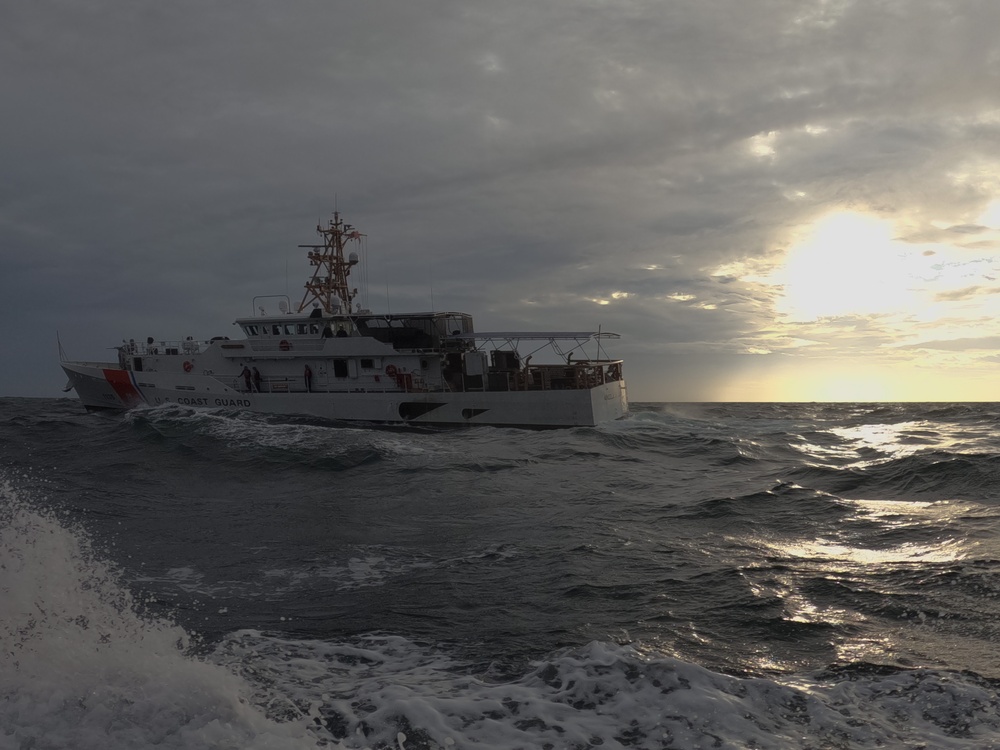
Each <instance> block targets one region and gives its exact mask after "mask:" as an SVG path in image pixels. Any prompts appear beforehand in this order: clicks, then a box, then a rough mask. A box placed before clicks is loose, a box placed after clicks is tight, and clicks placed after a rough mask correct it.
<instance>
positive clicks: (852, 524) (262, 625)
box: [0, 398, 1000, 750]
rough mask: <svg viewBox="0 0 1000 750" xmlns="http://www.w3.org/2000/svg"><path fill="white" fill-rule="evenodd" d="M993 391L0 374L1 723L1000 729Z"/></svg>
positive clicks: (185, 739) (306, 740)
mask: <svg viewBox="0 0 1000 750" xmlns="http://www.w3.org/2000/svg"><path fill="white" fill-rule="evenodd" d="M998 595H1000V405H997V404H645V405H643V404H639V405H634V406H633V412H632V414H631V416H629V417H628V418H626V419H624V420H621V421H618V422H614V423H610V424H605V425H602V426H600V427H596V428H578V429H563V430H547V431H528V430H517V429H495V428H471V429H464V430H428V429H416V428H412V429H387V428H379V427H357V426H343V425H336V424H330V423H323V422H318V421H315V420H304V419H291V418H286V419H276V418H273V417H265V416H254V415H247V414H240V413H234V412H226V411H206V410H198V409H193V408H186V407H178V406H169V407H158V408H143V409H139V410H135V411H132V412H130V413H128V414H124V415H122V414H118V415H102V414H88V413H86V412H85V411H84V410H83V408H82V407H81V406H80V405H79V404H78V403H77V402H76V401H74V400H69V399H17V398H7V399H0V699H2V700H0V748H3V750H6V749H7V748H22V749H27V748H31V749H32V750H43V749H44V750H48V749H50V748H72V749H73V750H86V749H90V748H93V749H94V750H116V749H118V748H185V749H188V748H233V749H240V750H242V749H244V748H295V749H296V750H297V749H299V748H372V749H373V750H374V749H376V748H383V749H386V750H389V749H392V750H418V749H419V750H424V749H429V748H435V749H438V748H441V749H445V750H458V749H460V748H475V749H481V750H493V749H503V750H513V749H515V748H526V749H528V748H531V749H536V748H537V749H545V748H552V749H558V750H562V749H564V748H565V749H569V748H574V749H582V748H600V750H613V749H614V750H616V749H618V748H650V749H652V748H656V749H657V750H663V749H665V748H673V749H676V750H688V749H690V748H724V749H736V748H739V749H741V750H743V749H746V748H757V749H758V750H763V749H765V748H775V749H778V748H817V749H819V748H824V749H829V748H927V749H928V750H938V749H940V748H970V749H971V748H976V749H979V748H1000V695H998V689H1000V600H998Z"/></svg>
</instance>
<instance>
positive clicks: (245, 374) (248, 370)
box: [240, 365, 252, 393]
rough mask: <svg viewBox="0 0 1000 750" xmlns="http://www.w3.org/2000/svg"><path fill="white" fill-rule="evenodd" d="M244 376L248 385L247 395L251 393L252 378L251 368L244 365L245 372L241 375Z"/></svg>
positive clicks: (244, 380)
mask: <svg viewBox="0 0 1000 750" xmlns="http://www.w3.org/2000/svg"><path fill="white" fill-rule="evenodd" d="M240 375H242V376H243V382H244V383H245V384H246V389H247V393H249V392H250V378H251V377H252V375H251V373H250V368H249V367H247V366H246V365H243V372H241V373H240Z"/></svg>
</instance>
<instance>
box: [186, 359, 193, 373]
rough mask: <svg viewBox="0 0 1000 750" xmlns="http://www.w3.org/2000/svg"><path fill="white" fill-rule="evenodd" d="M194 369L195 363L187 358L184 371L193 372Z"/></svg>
mask: <svg viewBox="0 0 1000 750" xmlns="http://www.w3.org/2000/svg"><path fill="white" fill-rule="evenodd" d="M193 369H194V365H193V364H191V363H190V362H188V361H186V360H185V362H184V372H191V370H193Z"/></svg>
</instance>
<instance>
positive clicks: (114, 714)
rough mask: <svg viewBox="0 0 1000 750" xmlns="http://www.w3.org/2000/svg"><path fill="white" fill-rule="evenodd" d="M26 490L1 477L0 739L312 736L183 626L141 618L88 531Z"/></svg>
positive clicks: (95, 742)
mask: <svg viewBox="0 0 1000 750" xmlns="http://www.w3.org/2000/svg"><path fill="white" fill-rule="evenodd" d="M24 494H27V493H23V492H19V490H18V489H17V487H16V486H15V483H14V482H12V481H11V480H10V479H2V480H0V696H2V702H0V746H2V747H8V746H14V747H31V748H34V750H42V749H43V748H53V749H55V748H68V747H72V748H74V749H75V750H88V749H89V748H93V749H94V750H109V749H113V748H135V747H148V746H156V747H165V748H170V747H177V748H185V749H186V750H187V749H190V748H202V747H204V748H208V747H211V748H234V749H235V748H256V747H261V748H264V747H267V748H303V747H309V746H312V745H314V744H315V743H314V741H313V740H312V739H311V735H310V734H309V733H308V731H307V728H306V726H305V723H304V722H287V723H284V724H278V723H276V722H273V721H270V720H268V719H266V718H265V717H264V716H263V715H262V714H261V713H260V712H259V711H258V710H257V709H256V708H254V707H253V706H251V705H249V704H248V702H247V700H246V698H245V697H244V695H245V694H246V693H248V692H249V690H248V688H247V686H246V684H245V683H244V682H243V681H242V680H241V679H240V678H238V677H236V676H235V675H233V674H231V673H230V672H228V671H227V670H225V669H224V668H222V667H219V666H216V665H212V664H207V663H205V662H203V661H201V660H199V659H197V658H195V657H193V656H192V655H191V654H190V653H189V650H190V648H189V647H190V641H191V639H190V637H189V635H188V634H187V633H186V632H185V631H184V630H183V629H182V628H180V627H178V626H177V625H174V624H172V623H170V622H167V621H165V620H163V619H153V618H150V617H148V616H144V615H143V614H141V607H139V606H138V604H137V602H136V601H135V600H134V599H133V597H132V595H131V593H130V592H129V590H128V589H127V588H126V587H125V586H124V585H123V584H122V582H121V577H120V574H119V572H118V571H116V570H115V569H114V568H113V567H112V566H111V565H110V564H108V563H107V562H105V561H102V560H101V559H100V558H99V556H98V555H96V554H95V553H94V550H93V549H92V547H91V544H90V541H89V539H88V537H87V535H86V534H84V533H83V532H82V531H81V530H80V529H78V528H71V527H70V526H69V525H65V524H63V523H62V522H61V521H60V520H59V518H57V516H56V515H55V514H54V513H53V512H52V511H48V510H44V509H40V508H38V507H34V506H33V504H32V503H30V502H28V500H27V499H26V498H25V497H23V495H24ZM5 743H7V744H5ZM10 743H13V745H11V744H10Z"/></svg>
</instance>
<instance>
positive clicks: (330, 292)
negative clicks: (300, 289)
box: [298, 211, 365, 315]
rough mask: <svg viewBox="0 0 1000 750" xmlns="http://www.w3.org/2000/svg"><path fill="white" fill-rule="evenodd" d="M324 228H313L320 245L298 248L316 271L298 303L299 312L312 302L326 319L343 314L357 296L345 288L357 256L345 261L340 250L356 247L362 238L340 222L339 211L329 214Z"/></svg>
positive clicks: (350, 256) (353, 290) (359, 233)
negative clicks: (306, 253)
mask: <svg viewBox="0 0 1000 750" xmlns="http://www.w3.org/2000/svg"><path fill="white" fill-rule="evenodd" d="M328 224H329V226H327V227H326V228H324V227H323V226H322V225H321V224H317V225H316V232H317V233H318V234H319V235H320V236H321V237H322V238H323V244H322V245H299V247H307V248H309V263H310V265H313V266H315V267H316V268H315V270H314V271H313V275H312V278H311V279H309V281H307V282H306V293H305V295H304V296H303V297H302V302H300V303H299V310H298V311H299V312H302V311H303V310H305V309H306V306H307V305H308V304H309V303H310V302H313V301H315V302H318V303H319V305H320V307H322V308H323V312H324V313H325V314H327V315H334V314H336V313H344V314H347V313H349V312H350V311H351V302H352V301H353V300H354V297H355V296H356V295H357V293H358V290H357V289H351V288H350V287H349V286H348V285H347V277H348V276H349V275H350V273H351V266H356V265H357V264H358V254H357V253H351V254H350V255H349V256H348V257H347V259H346V260H345V259H344V248H345V247H346V246H347V243H348V242H357V243H359V244H360V242H361V238H362V237H364V236H365V235H363V234H361V232H359V231H358V230H356V229H355V228H354V227H353V226H351V225H350V224H345V223H344V222H343V221H341V220H340V212H339V211H334V212H333V219H332V220H330V221H329V222H328Z"/></svg>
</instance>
